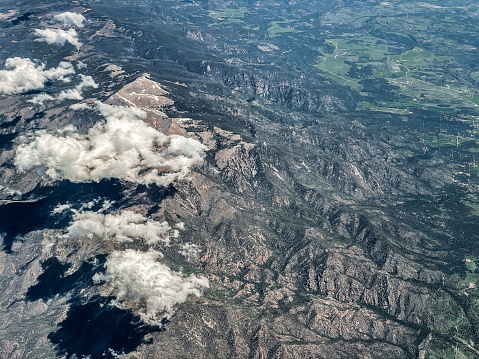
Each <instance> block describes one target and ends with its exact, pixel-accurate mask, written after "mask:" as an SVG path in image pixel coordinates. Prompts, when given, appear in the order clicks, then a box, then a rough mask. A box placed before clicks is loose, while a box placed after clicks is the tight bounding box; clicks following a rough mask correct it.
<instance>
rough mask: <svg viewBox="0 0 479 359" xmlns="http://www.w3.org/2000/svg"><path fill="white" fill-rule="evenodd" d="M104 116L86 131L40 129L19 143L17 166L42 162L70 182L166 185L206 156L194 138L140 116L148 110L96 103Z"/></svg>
mask: <svg viewBox="0 0 479 359" xmlns="http://www.w3.org/2000/svg"><path fill="white" fill-rule="evenodd" d="M97 108H98V109H99V110H100V112H101V113H102V114H103V116H105V117H106V121H103V122H100V123H97V124H96V125H95V126H94V127H93V128H91V129H90V130H89V131H88V133H87V134H85V135H83V134H69V135H64V136H54V135H51V134H48V133H45V132H39V133H37V136H36V138H34V139H33V141H31V142H30V143H24V144H21V145H20V146H19V147H18V149H17V152H16V156H15V165H16V166H17V168H18V169H20V170H30V169H33V168H35V167H40V168H41V169H42V170H44V172H45V174H46V175H47V176H49V177H51V178H52V179H54V180H60V179H68V180H70V181H72V182H85V181H96V182H98V181H100V180H101V179H104V178H119V179H123V180H126V181H130V182H134V183H139V184H151V183H156V184H158V185H162V186H166V185H168V184H170V183H172V182H173V181H175V180H179V179H183V178H185V177H186V176H187V175H188V173H189V169H190V167H191V166H192V165H194V164H198V163H200V162H201V161H202V160H203V157H204V153H205V151H206V149H207V148H206V146H204V145H203V144H201V143H200V142H198V141H197V140H195V139H192V138H186V137H182V136H178V135H172V136H167V135H165V134H163V133H161V132H159V131H157V130H156V129H154V128H152V127H150V126H148V125H147V124H146V123H145V122H144V121H142V120H141V118H143V117H144V116H145V113H144V112H143V111H142V110H140V109H138V108H134V107H121V106H111V105H106V104H103V103H100V102H97Z"/></svg>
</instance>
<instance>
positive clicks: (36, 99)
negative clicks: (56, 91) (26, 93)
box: [28, 93, 55, 105]
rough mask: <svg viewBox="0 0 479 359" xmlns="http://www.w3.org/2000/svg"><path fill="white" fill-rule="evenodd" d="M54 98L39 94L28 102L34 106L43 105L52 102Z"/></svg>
mask: <svg viewBox="0 0 479 359" xmlns="http://www.w3.org/2000/svg"><path fill="white" fill-rule="evenodd" d="M54 99H55V97H53V96H50V95H49V94H46V93H41V94H38V95H35V96H33V97H32V98H31V99H30V100H28V102H31V103H33V104H35V105H43V104H44V103H45V102H47V101H53V100H54Z"/></svg>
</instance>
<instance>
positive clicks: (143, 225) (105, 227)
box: [68, 210, 175, 245]
mask: <svg viewBox="0 0 479 359" xmlns="http://www.w3.org/2000/svg"><path fill="white" fill-rule="evenodd" d="M174 231H175V230H173V229H172V228H171V227H170V226H169V225H168V222H157V221H152V220H151V219H148V218H146V217H145V216H143V215H142V214H140V213H135V212H133V211H129V210H124V211H120V212H116V213H109V214H102V213H99V212H92V211H74V215H73V223H72V224H71V225H70V226H69V227H68V234H69V235H70V236H71V237H73V238H82V237H86V236H89V237H91V236H97V237H100V238H103V239H111V240H115V241H117V242H133V241H134V240H143V241H145V242H146V243H148V244H155V243H159V242H162V243H164V244H166V245H168V244H169V242H170V237H174V234H175V232H174Z"/></svg>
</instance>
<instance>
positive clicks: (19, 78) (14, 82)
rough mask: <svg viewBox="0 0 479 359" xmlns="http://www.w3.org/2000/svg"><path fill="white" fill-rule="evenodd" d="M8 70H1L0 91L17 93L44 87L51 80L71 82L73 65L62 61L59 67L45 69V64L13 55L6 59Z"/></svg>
mask: <svg viewBox="0 0 479 359" xmlns="http://www.w3.org/2000/svg"><path fill="white" fill-rule="evenodd" d="M5 68H6V70H0V93H2V94H16V93H22V92H27V91H30V90H38V89H42V88H43V87H44V86H45V83H46V82H47V81H49V80H61V81H64V82H69V81H70V79H69V78H68V77H67V76H68V75H71V74H74V73H75V70H74V68H73V65H72V64H71V63H69V62H60V64H59V65H58V67H54V68H51V69H48V70H45V65H44V64H39V65H37V64H35V63H34V62H33V61H32V60H30V59H29V58H22V57H12V58H9V59H7V60H6V61H5Z"/></svg>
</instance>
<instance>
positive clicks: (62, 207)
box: [52, 203, 72, 214]
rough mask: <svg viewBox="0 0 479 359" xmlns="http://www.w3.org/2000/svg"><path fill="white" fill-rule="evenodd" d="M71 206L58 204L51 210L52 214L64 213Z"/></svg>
mask: <svg viewBox="0 0 479 359" xmlns="http://www.w3.org/2000/svg"><path fill="white" fill-rule="evenodd" d="M71 208H72V205H71V204H70V203H65V204H59V205H57V206H56V207H55V208H53V210H52V214H58V213H64V212H66V211H69V210H71Z"/></svg>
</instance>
